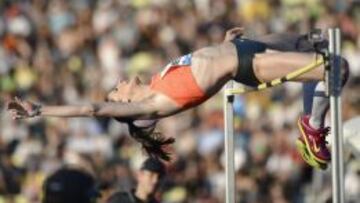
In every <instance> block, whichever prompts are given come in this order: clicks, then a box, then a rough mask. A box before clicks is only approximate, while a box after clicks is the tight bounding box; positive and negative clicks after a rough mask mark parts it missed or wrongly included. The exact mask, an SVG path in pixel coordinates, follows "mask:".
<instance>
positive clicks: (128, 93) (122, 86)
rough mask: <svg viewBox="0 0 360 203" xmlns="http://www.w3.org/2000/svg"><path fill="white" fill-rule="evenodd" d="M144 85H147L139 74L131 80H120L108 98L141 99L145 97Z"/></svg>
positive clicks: (110, 99)
mask: <svg viewBox="0 0 360 203" xmlns="http://www.w3.org/2000/svg"><path fill="white" fill-rule="evenodd" d="M144 87H145V85H144V84H142V82H141V81H140V79H139V77H138V76H135V77H133V78H131V79H130V80H129V81H119V82H118V83H117V84H116V86H115V88H114V89H113V90H111V91H110V92H109V94H108V95H107V100H108V101H111V102H133V101H140V100H141V99H142V98H143V97H142V96H143V93H144V92H143V90H144Z"/></svg>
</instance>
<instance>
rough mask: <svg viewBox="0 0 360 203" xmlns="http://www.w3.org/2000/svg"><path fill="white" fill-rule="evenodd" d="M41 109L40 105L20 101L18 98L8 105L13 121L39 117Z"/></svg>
mask: <svg viewBox="0 0 360 203" xmlns="http://www.w3.org/2000/svg"><path fill="white" fill-rule="evenodd" d="M40 108H41V106H40V105H37V104H34V103H31V102H29V101H23V100H20V99H19V98H17V97H15V99H14V100H12V101H9V102H8V104H7V110H8V111H9V112H10V114H11V117H12V118H13V119H24V118H30V117H34V116H37V115H39V113H40Z"/></svg>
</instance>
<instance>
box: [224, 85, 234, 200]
mask: <svg viewBox="0 0 360 203" xmlns="http://www.w3.org/2000/svg"><path fill="white" fill-rule="evenodd" d="M232 87H233V81H230V82H228V83H227V85H226V87H225V88H226V89H232ZM233 102H234V95H227V94H226V91H225V94H224V119H225V126H224V128H225V159H226V161H225V176H226V177H225V178H226V185H225V187H226V191H225V193H226V194H225V195H226V203H235V167H234V111H233Z"/></svg>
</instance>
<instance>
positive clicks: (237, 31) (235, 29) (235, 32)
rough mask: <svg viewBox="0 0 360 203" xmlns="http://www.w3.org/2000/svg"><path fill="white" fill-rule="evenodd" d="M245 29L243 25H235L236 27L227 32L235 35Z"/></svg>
mask: <svg viewBox="0 0 360 203" xmlns="http://www.w3.org/2000/svg"><path fill="white" fill-rule="evenodd" d="M244 30H245V29H244V28H243V27H235V28H232V29H230V30H228V31H227V33H229V34H233V35H238V34H243V33H244Z"/></svg>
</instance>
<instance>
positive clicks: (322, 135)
mask: <svg viewBox="0 0 360 203" xmlns="http://www.w3.org/2000/svg"><path fill="white" fill-rule="evenodd" d="M329 133H330V127H326V128H323V129H320V134H319V136H318V137H316V142H317V143H320V144H321V145H322V146H326V144H328V142H327V141H326V137H327V136H328V135H329Z"/></svg>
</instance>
